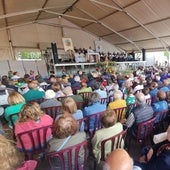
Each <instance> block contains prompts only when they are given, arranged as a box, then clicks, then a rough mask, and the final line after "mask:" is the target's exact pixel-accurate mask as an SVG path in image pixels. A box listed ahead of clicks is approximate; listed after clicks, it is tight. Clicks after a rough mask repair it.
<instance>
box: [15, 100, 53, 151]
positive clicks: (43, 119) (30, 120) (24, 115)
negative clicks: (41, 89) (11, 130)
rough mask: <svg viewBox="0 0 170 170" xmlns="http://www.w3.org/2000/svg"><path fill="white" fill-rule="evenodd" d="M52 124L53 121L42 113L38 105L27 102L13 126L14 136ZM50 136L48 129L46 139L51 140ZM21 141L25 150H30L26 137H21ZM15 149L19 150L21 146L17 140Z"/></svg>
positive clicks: (28, 140)
mask: <svg viewBox="0 0 170 170" xmlns="http://www.w3.org/2000/svg"><path fill="white" fill-rule="evenodd" d="M52 124H53V119H52V118H51V117H50V116H48V115H47V114H44V113H43V111H42V110H41V108H40V105H39V104H38V103H36V102H29V103H27V104H25V105H24V106H23V108H22V110H21V112H20V114H19V119H18V121H17V122H16V124H15V136H17V135H18V134H19V133H22V132H26V131H29V130H33V129H37V128H41V127H45V126H48V125H52ZM51 136H52V135H51V128H49V130H48V131H47V139H48V138H51ZM35 137H36V136H35ZM22 140H23V141H24V144H25V147H26V149H30V148H31V146H32V145H31V141H30V139H29V138H28V136H27V135H25V136H23V138H22ZM37 141H38V137H37ZM17 147H18V148H21V144H20V142H19V141H18V140H17Z"/></svg>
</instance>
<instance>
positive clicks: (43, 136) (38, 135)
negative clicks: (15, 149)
mask: <svg viewBox="0 0 170 170" xmlns="http://www.w3.org/2000/svg"><path fill="white" fill-rule="evenodd" d="M51 128H52V126H51V125H48V126H44V127H41V128H37V129H33V130H29V131H26V132H22V133H19V134H18V135H17V136H16V138H17V140H18V141H19V142H20V144H21V152H24V154H25V160H32V159H33V156H34V154H40V153H43V152H45V149H46V146H47V142H48V140H49V139H47V132H48V131H49V130H50V131H52V130H51ZM24 138H25V139H24ZM25 140H27V141H28V140H29V141H30V142H31V148H29V150H28V149H27V148H26V145H25Z"/></svg>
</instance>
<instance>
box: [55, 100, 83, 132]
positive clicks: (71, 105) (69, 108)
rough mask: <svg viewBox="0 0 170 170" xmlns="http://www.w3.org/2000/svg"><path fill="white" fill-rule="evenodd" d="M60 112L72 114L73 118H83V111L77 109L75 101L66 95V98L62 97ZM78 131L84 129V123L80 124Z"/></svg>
mask: <svg viewBox="0 0 170 170" xmlns="http://www.w3.org/2000/svg"><path fill="white" fill-rule="evenodd" d="M62 114H69V115H71V116H73V118H74V119H75V120H79V119H82V118H83V112H82V111H81V110H78V109H77V105H76V102H75V101H74V99H73V98H71V97H67V98H65V99H63V101H62ZM58 117H59V116H58ZM58 117H57V118H58ZM80 131H84V123H82V124H81V126H80Z"/></svg>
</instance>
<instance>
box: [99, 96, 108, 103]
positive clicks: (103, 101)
mask: <svg viewBox="0 0 170 170" xmlns="http://www.w3.org/2000/svg"><path fill="white" fill-rule="evenodd" d="M107 100H108V98H107V97H106V98H101V99H100V103H101V104H107Z"/></svg>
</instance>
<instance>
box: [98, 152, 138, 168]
mask: <svg viewBox="0 0 170 170" xmlns="http://www.w3.org/2000/svg"><path fill="white" fill-rule="evenodd" d="M99 169H102V170H141V168H140V167H138V166H136V165H133V160H132V159H131V157H130V156H129V154H128V153H127V152H126V151H125V150H124V149H115V150H114V151H112V152H111V153H110V154H109V156H108V157H107V159H106V162H102V163H101V164H100V166H99Z"/></svg>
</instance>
